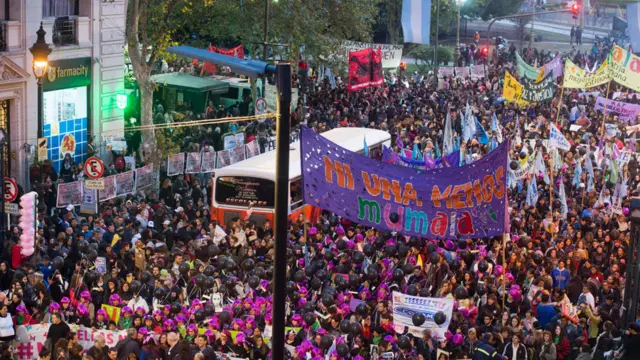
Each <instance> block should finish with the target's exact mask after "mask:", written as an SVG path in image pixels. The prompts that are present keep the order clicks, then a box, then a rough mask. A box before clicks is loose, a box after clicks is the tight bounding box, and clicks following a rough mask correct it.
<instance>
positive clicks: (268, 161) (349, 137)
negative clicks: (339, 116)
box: [215, 128, 391, 181]
mask: <svg viewBox="0 0 640 360" xmlns="http://www.w3.org/2000/svg"><path fill="white" fill-rule="evenodd" d="M321 135H322V136H324V137H325V138H327V139H328V140H329V141H331V142H334V143H336V144H338V145H340V146H342V147H343V148H345V149H347V150H349V151H354V152H360V151H362V150H363V145H364V140H365V137H366V140H367V145H368V146H369V147H371V146H372V145H375V144H380V143H383V142H385V141H390V140H391V135H389V133H388V132H386V131H382V130H375V129H366V128H337V129H333V130H329V131H327V132H324V133H322V134H321ZM215 175H216V177H219V176H254V177H259V178H262V179H269V180H273V181H275V179H276V152H275V150H272V151H269V152H266V153H264V154H260V155H257V156H254V157H252V158H249V159H247V160H243V161H240V162H237V163H235V164H232V165H229V166H225V167H223V168H221V169H217V170H216V172H215ZM300 175H301V171H300V143H299V142H296V143H293V144H291V145H290V151H289V179H295V178H297V177H300Z"/></svg>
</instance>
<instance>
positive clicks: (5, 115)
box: [0, 100, 11, 174]
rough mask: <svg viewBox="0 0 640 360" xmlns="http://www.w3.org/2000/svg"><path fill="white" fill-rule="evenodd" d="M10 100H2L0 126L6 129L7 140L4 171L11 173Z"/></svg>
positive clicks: (0, 103)
mask: <svg viewBox="0 0 640 360" xmlns="http://www.w3.org/2000/svg"><path fill="white" fill-rule="evenodd" d="M10 104H11V103H10V100H2V101H0V128H2V130H4V134H5V142H4V149H3V151H4V173H5V174H11V148H10V147H9V142H10V141H9V139H11V136H10V135H9V134H10V133H11V128H10V124H11V118H10V116H9V114H10V113H9V109H10V106H9V105H10Z"/></svg>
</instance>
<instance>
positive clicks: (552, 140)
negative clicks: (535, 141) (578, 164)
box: [549, 123, 571, 151]
mask: <svg viewBox="0 0 640 360" xmlns="http://www.w3.org/2000/svg"><path fill="white" fill-rule="evenodd" d="M549 145H550V146H553V147H556V148H558V149H562V150H565V151H569V150H570V149H571V144H569V141H568V140H567V139H566V138H565V137H564V135H562V132H561V131H560V130H559V129H558V128H557V127H556V126H555V125H554V124H553V123H550V124H549Z"/></svg>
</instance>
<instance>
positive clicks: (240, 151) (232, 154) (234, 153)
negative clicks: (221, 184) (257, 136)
mask: <svg viewBox="0 0 640 360" xmlns="http://www.w3.org/2000/svg"><path fill="white" fill-rule="evenodd" d="M229 160H230V161H231V163H230V164H235V163H237V162H239V161H242V160H244V146H243V145H240V146H236V147H235V148H233V149H231V150H229Z"/></svg>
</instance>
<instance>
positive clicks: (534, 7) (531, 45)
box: [529, 1, 536, 48]
mask: <svg viewBox="0 0 640 360" xmlns="http://www.w3.org/2000/svg"><path fill="white" fill-rule="evenodd" d="M532 14H533V15H532V16H531V33H529V48H532V47H533V43H534V42H535V41H536V34H535V32H534V31H533V25H534V24H535V21H536V2H535V1H534V2H533V11H532Z"/></svg>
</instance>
